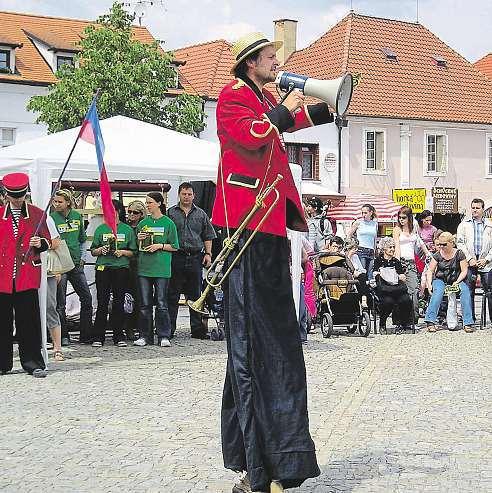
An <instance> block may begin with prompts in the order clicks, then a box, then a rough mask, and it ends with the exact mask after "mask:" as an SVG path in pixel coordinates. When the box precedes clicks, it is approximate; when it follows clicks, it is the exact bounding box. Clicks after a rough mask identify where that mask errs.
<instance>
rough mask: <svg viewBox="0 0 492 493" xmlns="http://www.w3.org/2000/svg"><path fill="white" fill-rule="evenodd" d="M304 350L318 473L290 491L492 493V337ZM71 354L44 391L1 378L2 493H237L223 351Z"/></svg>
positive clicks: (350, 340)
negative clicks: (226, 429) (224, 451)
mask: <svg viewBox="0 0 492 493" xmlns="http://www.w3.org/2000/svg"><path fill="white" fill-rule="evenodd" d="M304 349H305V356H306V364H307V371H308V376H309V400H310V420H311V430H312V433H313V437H314V439H315V442H316V446H317V450H318V459H319V464H320V467H321V469H322V474H321V476H320V477H319V478H316V479H313V480H309V481H308V482H306V483H305V484H304V485H303V486H302V487H301V488H299V489H297V490H289V491H296V492H297V491H299V492H300V493H301V492H304V493H325V492H338V491H349V492H352V491H354V492H453V493H454V492H460V493H461V492H474V493H476V492H490V491H492V375H491V369H492V356H491V355H492V330H485V331H480V332H476V333H474V334H465V333H464V332H463V331H461V332H444V331H442V332H438V333H435V334H429V333H418V334H414V335H412V334H406V335H398V336H396V335H387V336H371V337H369V338H368V339H364V338H361V337H354V336H346V335H341V336H340V337H334V338H331V339H323V338H322V337H321V336H320V335H319V334H314V335H311V336H310V341H309V344H308V345H306V346H304ZM69 351H70V352H68V353H67V354H68V356H69V359H68V360H67V361H65V362H63V363H52V365H51V371H50V375H49V377H48V378H46V379H34V378H32V377H30V376H28V375H26V374H24V373H22V372H20V371H19V372H15V373H14V374H10V375H6V376H3V377H0V389H1V397H2V401H1V403H0V416H1V423H2V425H1V430H2V433H1V436H0V457H1V459H0V460H1V462H0V491H2V492H4V493H10V492H16V493H17V492H19V491H21V492H30V491H36V492H38V491H40V490H41V491H43V490H44V491H52V492H113V491H114V492H119V493H121V492H165V493H187V492H199V493H200V492H204V493H205V492H213V493H226V492H227V493H230V491H231V485H232V483H233V481H234V474H233V473H232V472H230V471H226V470H224V469H223V467H222V462H221V453H220V435H219V409H220V398H221V389H222V381H223V374H224V365H225V344H224V343H223V342H212V341H198V340H194V339H190V338H189V337H188V329H186V328H185V327H181V328H180V330H179V331H178V337H177V338H176V339H175V340H174V341H173V346H172V347H171V348H159V347H145V348H135V347H128V348H115V347H113V346H112V344H107V345H106V346H105V347H104V349H93V348H90V347H86V346H80V345H73V346H71V347H70V350H69ZM16 366H17V367H18V362H17V363H16Z"/></svg>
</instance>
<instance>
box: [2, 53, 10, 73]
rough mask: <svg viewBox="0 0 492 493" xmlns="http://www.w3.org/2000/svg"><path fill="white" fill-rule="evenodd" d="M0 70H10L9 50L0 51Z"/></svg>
mask: <svg viewBox="0 0 492 493" xmlns="http://www.w3.org/2000/svg"><path fill="white" fill-rule="evenodd" d="M0 69H9V70H10V50H0Z"/></svg>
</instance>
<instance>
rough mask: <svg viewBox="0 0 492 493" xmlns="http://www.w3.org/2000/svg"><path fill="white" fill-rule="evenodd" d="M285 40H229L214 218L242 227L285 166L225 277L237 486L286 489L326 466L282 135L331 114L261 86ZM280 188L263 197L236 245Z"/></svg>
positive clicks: (227, 431)
mask: <svg viewBox="0 0 492 493" xmlns="http://www.w3.org/2000/svg"><path fill="white" fill-rule="evenodd" d="M281 45H282V43H281V42H279V41H275V42H271V41H269V40H268V39H266V38H265V37H264V36H263V35H262V34H261V33H251V34H249V35H247V36H245V37H243V38H241V39H240V40H239V41H238V42H237V43H236V44H235V45H234V46H233V48H232V51H233V54H234V56H235V57H236V60H235V63H234V66H233V68H232V73H233V74H234V76H235V77H236V78H235V79H234V80H233V81H231V82H230V83H229V84H228V85H227V86H225V88H224V89H223V90H222V92H221V94H220V97H219V100H218V104H217V133H218V137H219V140H220V144H221V163H220V166H219V175H218V179H217V194H216V199H215V204H214V210H213V215H212V222H213V223H214V224H216V225H217V226H220V227H222V229H223V231H225V232H227V233H228V234H229V233H230V231H231V230H234V229H236V228H238V226H239V225H240V224H241V222H242V221H243V219H244V217H245V215H246V214H247V213H248V212H249V211H250V209H251V208H252V206H253V205H254V203H255V199H256V197H257V196H258V194H259V193H261V192H262V191H263V190H264V189H265V187H267V186H268V185H269V184H271V183H272V182H274V181H275V179H277V177H278V175H281V179H280V181H279V183H278V184H277V185H276V189H277V190H278V193H279V198H278V202H277V204H276V205H275V206H274V207H273V209H272V211H271V213H270V215H269V216H268V217H267V219H266V220H265V221H264V222H263V224H261V226H260V228H259V231H258V233H257V234H256V235H255V236H254V238H253V239H252V242H251V244H250V245H249V246H248V247H247V248H246V250H245V252H244V254H243V255H242V256H241V258H240V260H239V261H238V263H237V264H236V266H235V267H234V268H233V269H232V271H231V273H230V275H229V276H228V277H227V279H226V280H225V282H224V294H225V297H224V301H225V328H226V337H227V350H228V362H227V373H226V379H225V385H224V393H223V401H222V451H223V457H224V465H225V467H226V468H228V469H232V470H234V471H237V472H241V471H245V472H246V475H245V476H244V477H243V478H242V479H241V480H240V482H239V483H237V484H236V485H235V486H234V488H233V490H232V491H233V492H234V493H246V492H251V491H253V492H268V493H270V492H281V491H283V490H284V488H294V487H298V486H300V485H301V484H302V483H303V482H304V481H305V480H306V479H307V478H312V477H316V476H318V475H319V474H320V470H319V468H318V464H317V461H316V454H315V448H314V443H313V440H312V439H311V435H310V433H309V421H308V413H307V389H306V370H305V365H304V356H303V353H302V346H301V341H300V336H299V330H298V322H297V317H296V312H295V308H294V300H293V295H292V282H291V277H290V270H289V255H290V251H289V245H288V240H287V237H286V227H289V228H291V229H294V230H297V231H307V226H306V222H305V220H304V213H303V209H302V205H301V202H300V198H299V193H298V191H297V189H296V187H295V184H294V181H293V178H292V175H291V172H290V169H289V164H288V158H287V153H286V150H285V146H284V143H283V140H282V137H281V134H282V132H284V131H294V130H298V129H301V128H306V127H310V126H312V125H319V124H322V123H328V122H331V121H333V115H332V114H331V113H330V111H329V109H328V106H327V105H326V104H325V103H319V104H316V105H310V106H306V105H304V96H303V95H302V93H300V92H299V91H293V92H291V93H290V94H289V95H288V96H287V97H286V98H285V100H284V101H282V103H281V104H278V103H277V102H276V100H275V98H274V97H273V95H272V94H271V93H270V92H268V91H267V90H266V89H265V88H264V85H265V84H267V83H268V82H273V81H274V80H275V77H276V70H277V67H278V60H277V58H276V52H277V50H278V49H279V48H280V46H281ZM275 196H276V194H275V193H271V194H269V195H268V197H267V198H266V199H265V201H264V202H265V204H264V205H265V208H262V209H260V211H259V212H258V213H257V214H256V216H254V217H253V219H252V221H251V222H250V223H249V224H248V226H247V229H246V230H245V232H244V233H243V235H242V237H241V239H240V240H239V245H238V249H239V248H241V246H242V245H244V243H245V241H246V240H247V239H248V238H249V237H250V236H251V235H252V231H253V230H254V228H255V227H256V226H257V225H258V222H259V221H260V220H261V218H262V216H263V215H264V211H266V210H267V208H268V206H269V205H270V204H271V203H272V202H273V201H274V199H275ZM227 262H230V260H229V259H228V260H227V261H226V264H227Z"/></svg>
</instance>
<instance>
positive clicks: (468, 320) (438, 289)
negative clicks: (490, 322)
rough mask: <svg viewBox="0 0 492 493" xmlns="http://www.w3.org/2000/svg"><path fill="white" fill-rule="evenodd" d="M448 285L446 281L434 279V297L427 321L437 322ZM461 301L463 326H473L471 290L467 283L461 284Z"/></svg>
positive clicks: (426, 315) (427, 312)
mask: <svg viewBox="0 0 492 493" xmlns="http://www.w3.org/2000/svg"><path fill="white" fill-rule="evenodd" d="M445 287H446V285H445V284H444V281H442V280H441V279H434V280H433V281H432V296H431V299H430V302H429V306H428V307H427V311H426V313H425V321H426V322H431V323H436V322H437V314H438V312H439V307H440V305H441V301H442V298H443V296H444V288H445ZM460 300H461V309H462V312H463V325H465V326H466V325H472V324H473V317H472V307H471V297H470V289H469V288H468V285H467V284H466V283H465V282H463V281H462V282H460Z"/></svg>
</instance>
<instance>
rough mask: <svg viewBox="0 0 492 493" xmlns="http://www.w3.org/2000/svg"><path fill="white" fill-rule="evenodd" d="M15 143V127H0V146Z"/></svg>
mask: <svg viewBox="0 0 492 493" xmlns="http://www.w3.org/2000/svg"><path fill="white" fill-rule="evenodd" d="M13 144H15V129H14V128H0V147H7V146H11V145H13Z"/></svg>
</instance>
